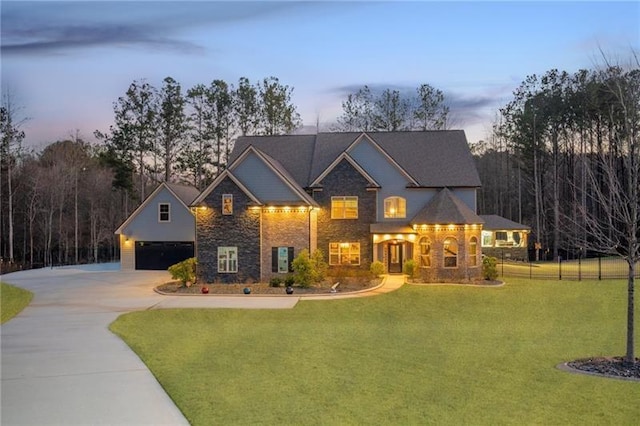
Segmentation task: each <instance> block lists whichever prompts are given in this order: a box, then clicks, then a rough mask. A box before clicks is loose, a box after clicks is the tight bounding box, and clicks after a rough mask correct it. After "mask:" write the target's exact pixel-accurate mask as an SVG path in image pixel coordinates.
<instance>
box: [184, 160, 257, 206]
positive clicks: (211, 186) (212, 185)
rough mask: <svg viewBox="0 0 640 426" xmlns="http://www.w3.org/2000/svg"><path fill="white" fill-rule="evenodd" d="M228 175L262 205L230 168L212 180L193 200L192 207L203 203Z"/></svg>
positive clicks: (253, 199) (252, 199) (248, 195)
mask: <svg viewBox="0 0 640 426" xmlns="http://www.w3.org/2000/svg"><path fill="white" fill-rule="evenodd" d="M227 177H228V178H229V179H231V181H233V183H235V184H236V185H237V186H238V188H240V190H241V191H242V192H244V193H245V194H246V195H247V197H249V198H251V201H253V202H254V203H256V204H257V205H259V206H261V205H262V203H261V202H260V200H258V198H256V196H255V195H253V194H252V193H251V191H249V189H248V188H247V187H246V186H244V185H243V183H242V182H240V180H239V179H238V178H237V177H235V176H234V175H233V173H231V172H230V171H229V169H225V170H224V171H223V172H222V173H220V174H219V175H218V177H216V178H215V179H214V180H213V182H211V183H210V184H209V186H207V188H206V189H205V190H204V191H202V193H201V194H200V195H198V197H197V198H196V199H195V200H193V202H192V203H191V206H192V207H198V205H199V204H200V203H202V202H203V201H204V199H205V198H207V197H208V196H209V194H211V192H213V190H214V189H215V188H216V187H217V186H218V185H220V182H222V181H223V180H224V179H225V178H227Z"/></svg>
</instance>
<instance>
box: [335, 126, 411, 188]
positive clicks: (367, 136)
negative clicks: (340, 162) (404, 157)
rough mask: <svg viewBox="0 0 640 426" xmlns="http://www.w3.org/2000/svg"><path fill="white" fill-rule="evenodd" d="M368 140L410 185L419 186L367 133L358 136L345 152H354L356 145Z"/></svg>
mask: <svg viewBox="0 0 640 426" xmlns="http://www.w3.org/2000/svg"><path fill="white" fill-rule="evenodd" d="M364 138H366V139H367V140H368V141H369V142H371V143H372V144H373V147H374V148H376V149H377V150H378V151H379V152H380V153H381V154H382V155H383V156H384V157H385V158H386V159H387V161H389V163H391V165H392V166H393V167H395V168H396V169H398V171H399V172H400V173H401V174H402V175H403V176H404V177H406V178H407V180H409V184H412V185H418V181H417V180H415V179H414V178H413V176H411V175H410V174H409V172H407V171H406V170H405V169H404V168H403V167H402V166H401V165H400V164H398V162H397V161H396V160H395V159H394V158H393V157H392V156H391V155H389V153H388V152H387V151H385V150H384V148H382V147H381V146H380V144H378V142H376V141H375V140H374V139H373V138H372V137H371V136H369V134H368V133H366V132H362V134H360V136H358V137H357V138H356V139H355V140H354V141H353V142H351V144H350V145H349V146H348V147H347V149H345V152H350V151H351V150H353V149H354V148H355V146H356V145H358V144H359V143H360V142H362V140H363V139H364Z"/></svg>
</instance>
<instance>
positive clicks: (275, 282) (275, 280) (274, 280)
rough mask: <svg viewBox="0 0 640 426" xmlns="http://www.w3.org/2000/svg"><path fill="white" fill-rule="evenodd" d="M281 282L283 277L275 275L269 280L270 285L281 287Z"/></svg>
mask: <svg viewBox="0 0 640 426" xmlns="http://www.w3.org/2000/svg"><path fill="white" fill-rule="evenodd" d="M280 284H282V279H280V278H278V277H273V278H271V280H269V287H280Z"/></svg>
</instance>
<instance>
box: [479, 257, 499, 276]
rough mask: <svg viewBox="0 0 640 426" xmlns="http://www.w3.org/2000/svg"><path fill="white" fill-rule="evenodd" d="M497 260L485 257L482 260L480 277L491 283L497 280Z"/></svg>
mask: <svg viewBox="0 0 640 426" xmlns="http://www.w3.org/2000/svg"><path fill="white" fill-rule="evenodd" d="M497 263H498V260H497V259H496V258H495V257H491V256H485V257H484V258H483V259H482V276H483V277H484V279H485V280H487V281H493V280H495V279H496V278H498V267H497V266H496V265H497Z"/></svg>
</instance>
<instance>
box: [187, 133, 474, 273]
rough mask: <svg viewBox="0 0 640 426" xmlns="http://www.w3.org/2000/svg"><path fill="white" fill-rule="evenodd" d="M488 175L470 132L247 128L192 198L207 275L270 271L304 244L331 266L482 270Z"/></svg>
mask: <svg viewBox="0 0 640 426" xmlns="http://www.w3.org/2000/svg"><path fill="white" fill-rule="evenodd" d="M479 187H480V178H479V176H478V173H477V171H476V167H475V164H474V161H473V158H472V156H471V153H470V151H469V147H468V144H467V140H466V137H465V135H464V132H463V131H459V130H456V131H427V132H384V133H378V132H366V133H320V134H317V135H289V136H253V137H240V138H239V139H238V140H237V141H236V143H235V146H234V149H233V151H232V153H231V156H230V159H229V164H228V167H227V169H225V170H224V172H223V173H221V174H220V175H219V176H218V177H217V178H216V179H215V180H214V181H213V182H212V183H211V185H209V187H207V188H206V189H205V190H204V191H203V192H202V193H201V194H200V195H199V196H197V197H196V198H195V200H193V203H192V204H191V206H192V207H193V209H194V212H195V213H194V214H195V222H196V237H195V238H196V242H197V244H196V255H197V257H198V262H199V266H198V275H199V279H200V280H203V281H205V282H255V281H262V282H265V281H268V280H269V279H270V278H272V277H275V276H282V274H287V273H288V272H289V271H291V262H292V260H293V258H294V257H295V256H297V255H298V253H300V251H302V250H303V249H307V250H309V251H314V250H316V249H320V250H322V252H323V253H324V255H325V259H326V261H327V263H328V264H329V266H330V268H357V269H367V270H368V269H369V267H370V265H371V263H372V262H374V261H380V262H382V263H383V264H384V266H385V270H386V271H387V272H389V273H400V272H402V267H403V264H404V263H405V261H407V260H409V259H413V260H414V261H415V262H416V265H417V266H418V268H419V272H420V275H422V277H423V278H424V279H427V280H430V281H452V280H453V281H466V280H471V279H475V278H478V277H480V275H481V263H482V262H481V255H482V249H481V244H480V238H481V231H482V225H483V223H484V221H483V219H482V218H481V217H480V216H478V215H477V214H476V191H477V189H478V188H479Z"/></svg>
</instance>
